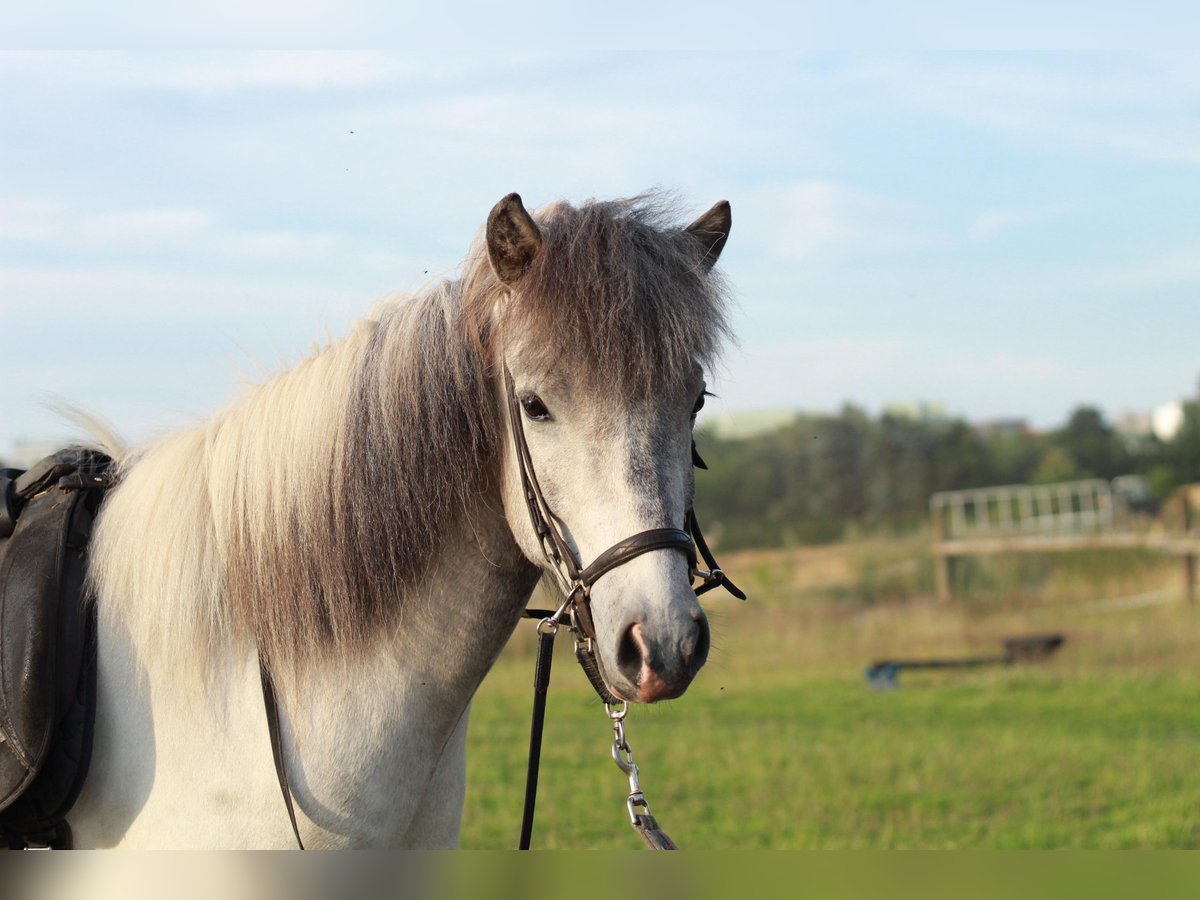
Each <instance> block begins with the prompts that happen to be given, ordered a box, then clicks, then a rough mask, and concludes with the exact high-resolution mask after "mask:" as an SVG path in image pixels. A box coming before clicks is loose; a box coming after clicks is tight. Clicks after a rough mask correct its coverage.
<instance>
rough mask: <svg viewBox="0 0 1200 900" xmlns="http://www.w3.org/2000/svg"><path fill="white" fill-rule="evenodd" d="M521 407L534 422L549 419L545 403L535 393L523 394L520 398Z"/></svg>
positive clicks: (548, 411)
mask: <svg viewBox="0 0 1200 900" xmlns="http://www.w3.org/2000/svg"><path fill="white" fill-rule="evenodd" d="M521 409H523V410H525V415H527V416H529V418H531V419H533V420H534V421H535V422H546V421H548V420H549V419H550V410H548V409H546V404H545V403H543V402H542V398H541V397H539V396H538V395H537V394H526V395H524V396H523V397H522V398H521Z"/></svg>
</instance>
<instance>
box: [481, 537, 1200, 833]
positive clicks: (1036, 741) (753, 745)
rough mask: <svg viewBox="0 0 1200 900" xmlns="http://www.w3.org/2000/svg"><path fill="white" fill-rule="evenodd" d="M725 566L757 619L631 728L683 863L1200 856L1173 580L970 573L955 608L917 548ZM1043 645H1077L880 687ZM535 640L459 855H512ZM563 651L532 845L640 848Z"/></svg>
mask: <svg viewBox="0 0 1200 900" xmlns="http://www.w3.org/2000/svg"><path fill="white" fill-rule="evenodd" d="M723 562H725V564H726V566H727V568H729V570H730V571H731V572H734V573H735V574H737V575H741V576H743V577H742V579H741V580H742V581H743V582H744V585H743V586H744V587H746V588H747V589H748V590H749V591H751V602H750V603H748V604H745V605H742V604H739V603H738V602H737V601H734V600H732V599H729V598H727V597H724V596H718V597H717V599H714V600H713V601H712V602H710V603H708V604H707V605H708V607H709V609H710V616H711V619H712V622H713V634H714V649H713V652H712V654H711V655H710V659H709V663H708V665H707V666H706V668H705V669H704V671H702V672H701V674H700V675H699V677H698V678H697V680H696V682H695V683H694V684H693V686H692V687H691V689H690V690H689V691H688V693H687V694H686V695H685V696H684V697H682V698H680V699H679V700H677V701H674V702H672V703H669V704H660V705H658V706H653V707H638V708H635V709H634V710H633V711H632V712H631V713H630V719H629V723H628V738H629V741H630V743H631V744H632V746H633V748H634V751H635V756H636V759H637V761H638V763H639V765H640V766H641V770H642V786H643V788H644V789H645V791H646V796H647V798H648V800H649V801H650V803H651V805H652V807H653V811H654V813H655V814H656V816H657V817H658V819H659V821H660V823H661V824H662V825H663V827H664V828H665V829H666V830H667V831H668V832H669V833H670V834H671V835H672V837H674V838H675V840H676V841H677V842H678V843H679V844H680V845H681V846H683V847H686V848H693V849H698V848H712V849H717V848H742V847H744V848H864V847H865V848H875V847H905V848H964V847H971V848H1035V847H1036V848H1052V847H1053V848H1058V847H1073V848H1117V847H1159V848H1164V847H1191V848H1200V678H1198V677H1197V666H1196V662H1197V657H1198V654H1197V648H1198V647H1200V608H1189V607H1187V606H1186V605H1185V604H1184V602H1183V601H1182V596H1181V576H1180V574H1179V572H1178V571H1177V568H1178V567H1179V564H1178V562H1177V561H1172V560H1168V559H1162V558H1159V557H1153V556H1149V555H1145V554H1137V553H1121V554H1107V555H1096V554H1078V555H1073V556H1064V557H1059V558H1057V559H1051V560H1046V559H1044V558H1039V559H1037V560H1033V559H1025V560H996V561H991V562H986V563H973V564H972V565H971V567H968V568H967V569H966V570H965V571H963V572H962V573H960V575H961V578H962V580H963V584H964V586H965V587H967V588H969V590H970V593H969V594H968V596H967V597H966V598H965V599H959V600H956V601H954V602H953V603H952V604H949V605H946V604H939V603H937V602H936V601H934V600H933V599H932V598H931V597H929V588H930V584H931V581H932V577H931V572H932V569H931V564H930V562H929V559H928V555H927V553H926V551H925V549H924V544H923V543H922V542H920V541H919V540H918V539H905V540H893V541H864V542H858V543H851V544H844V545H839V546H836V547H824V548H812V549H806V550H798V551H790V552H789V551H779V552H770V553H768V552H761V553H746V554H740V555H738V556H736V557H731V558H730V559H728V560H723ZM717 594H720V592H717ZM709 596H710V597H712V596H714V595H709ZM1044 631H1061V632H1063V633H1064V634H1066V636H1067V643H1066V645H1065V646H1064V647H1063V649H1062V650H1060V651H1059V654H1058V655H1057V656H1056V657H1055V658H1053V659H1051V660H1049V661H1047V662H1043V663H1037V664H1029V665H1021V666H1013V667H1008V668H989V669H977V670H967V671H955V672H938V673H924V672H906V673H904V674H903V675H902V677H901V679H900V685H901V687H900V688H899V689H898V690H894V691H872V690H870V689H869V688H868V686H867V683H866V680H865V678H864V677H863V671H864V669H865V667H866V666H867V664H868V663H870V662H871V661H872V660H874V659H877V658H883V657H889V656H904V657H920V656H924V655H929V656H963V655H971V654H978V653H994V652H997V651H998V650H999V648H1000V642H1001V640H1002V639H1003V637H1005V636H1007V635H1015V634H1023V633H1032V632H1044ZM531 632H532V626H531V625H528V626H524V627H523V628H522V631H521V633H519V634H518V635H517V637H516V638H514V640H513V642H512V643H511V645H510V647H509V648H508V650H506V652H505V654H504V656H503V657H502V658H501V660H500V661H499V663H498V664H497V666H496V669H495V670H494V671H493V673H492V674H491V675H490V676H489V677H488V679H487V680H486V681H485V682H484V685H483V687H482V688H481V690H480V692H479V695H478V697H477V698H476V701H475V705H474V709H473V713H472V721H471V731H470V736H469V751H468V753H469V756H468V759H469V764H468V765H469V771H468V779H469V781H468V796H467V802H466V809H465V811H464V818H463V832H462V846H464V847H468V848H505V847H512V846H515V844H516V838H517V831H518V826H519V817H520V810H521V800H522V791H523V786H524V773H525V754H526V749H527V748H526V744H527V740H528V729H529V706H530V694H531V691H530V685H531V679H532V656H533V640H532V634H531ZM559 645H560V646H559V648H558V650H559V653H558V655H557V656H556V663H555V673H554V674H555V682H554V686H553V689H552V692H551V700H550V708H549V713H548V721H547V726H546V737H545V750H544V753H543V764H542V776H541V790H540V795H539V804H538V819H537V827H536V829H535V835H534V845H535V846H537V847H543V848H573V849H582V848H612V849H619V848H631V849H632V848H636V847H638V846H640V842H639V841H638V839H637V837H636V836H635V835H634V833H633V831H632V829H630V828H629V827H628V825H627V824H626V823H627V819H626V818H625V811H624V798H625V791H626V782H625V779H624V777H623V776H622V774H621V773H620V771H619V770H618V769H617V768H616V766H615V765H614V764H613V763H612V760H611V758H610V757H609V744H610V741H611V732H610V731H609V728H608V724H607V722H606V721H605V718H604V715H603V713H602V711H601V710H600V708H599V706H598V703H597V701H596V699H595V697H594V696H593V695H592V694H591V693H590V688H588V686H587V684H586V682H585V681H584V678H583V676H582V674H581V673H580V672H579V671H578V668H577V667H576V666H575V663H574V659H573V657H572V656H571V653H570V638H569V636H566V637H560V639H559Z"/></svg>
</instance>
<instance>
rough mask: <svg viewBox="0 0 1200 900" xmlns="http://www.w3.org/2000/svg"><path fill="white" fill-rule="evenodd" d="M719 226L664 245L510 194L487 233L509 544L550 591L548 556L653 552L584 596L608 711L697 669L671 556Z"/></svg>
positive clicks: (584, 213)
mask: <svg viewBox="0 0 1200 900" xmlns="http://www.w3.org/2000/svg"><path fill="white" fill-rule="evenodd" d="M729 226H730V210H729V204H728V203H725V202H721V203H718V204H717V205H715V206H714V207H713V208H712V209H711V210H709V211H708V212H707V213H705V214H704V215H703V216H701V217H700V218H699V219H698V220H696V221H695V222H694V223H693V224H691V225H690V226H688V227H686V228H678V227H675V228H671V227H666V226H664V225H662V223H661V221H660V220H659V219H654V218H652V217H650V216H648V215H646V214H645V212H644V209H642V208H639V206H638V201H632V202H631V203H626V204H617V203H614V204H589V205H587V206H586V207H584V208H583V209H574V208H572V207H568V206H565V205H558V206H553V207H550V208H549V209H547V210H544V211H543V212H542V213H541V214H539V215H538V216H537V218H536V219H535V217H533V216H531V215H530V213H529V212H528V211H526V209H525V208H524V206H523V205H522V203H521V199H520V197H518V196H517V195H516V194H510V195H509V196H508V197H505V198H504V199H503V200H501V201H500V202H499V203H498V204H497V205H496V207H495V208H494V209H493V210H492V213H491V215H490V216H489V218H488V222H487V226H486V248H487V257H488V261H489V263H490V274H491V275H492V276H493V277H494V283H495V290H493V291H492V294H491V296H492V298H493V300H492V303H491V304H490V305H489V307H488V309H487V321H486V322H485V323H483V325H482V327H481V333H483V334H484V335H485V339H486V340H487V343H488V348H489V354H490V361H491V364H492V366H493V369H494V370H495V371H497V372H498V373H500V376H499V377H498V378H497V383H498V385H499V390H500V391H501V392H502V394H503V402H502V403H501V408H502V409H503V410H504V415H506V416H507V417H508V418H509V420H510V421H509V423H508V424H509V427H508V428H504V429H501V432H502V433H503V434H505V435H507V438H506V441H507V445H506V446H505V448H504V450H503V454H502V455H503V462H502V479H501V483H502V492H503V498H504V506H505V514H506V516H507V519H508V522H509V524H510V527H511V528H512V531H513V535H514V537H515V539H516V541H517V544H518V545H519V546H520V548H521V550H522V552H523V553H524V554H525V555H526V556H527V557H528V558H529V559H530V560H532V561H534V562H535V563H537V564H539V565H542V566H543V567H544V568H546V569H547V570H548V571H551V572H553V570H554V569H556V568H557V569H559V570H560V571H559V574H560V575H561V566H559V565H556V564H555V562H554V559H553V557H554V556H555V546H556V545H557V546H558V548H559V549H561V550H562V556H564V557H566V558H567V562H566V563H565V565H566V566H567V568H568V569H574V573H575V574H578V571H579V570H580V569H586V568H587V567H588V566H589V564H590V563H593V562H594V561H595V560H597V558H598V557H602V555H604V554H605V553H606V551H609V552H611V551H613V550H617V549H618V545H622V542H624V541H627V539H629V538H630V537H631V536H637V535H641V534H642V533H645V532H653V533H654V534H655V535H659V536H661V535H667V540H666V543H667V544H668V546H662V547H659V548H657V549H652V550H650V551H649V552H647V551H646V550H645V549H644V548H643V549H641V550H639V551H638V552H636V553H626V554H625V555H624V556H623V557H622V559H621V563H620V564H619V565H616V566H615V567H613V568H611V569H608V570H606V571H604V573H603V574H602V575H600V576H599V577H598V578H596V579H595V581H594V583H592V584H589V585H587V586H586V595H587V596H586V601H587V610H588V615H589V617H590V619H591V620H592V623H594V644H595V646H594V650H595V656H596V658H597V661H598V666H599V670H600V674H601V677H602V678H603V680H604V682H605V684H606V686H607V687H608V689H609V692H610V693H612V694H613V695H614V696H615V697H617V698H618V699H620V700H629V701H637V702H647V703H648V702H654V701H656V700H663V699H669V698H673V697H677V696H679V695H680V694H682V693H683V692H684V691H685V690H686V689H687V687H688V685H689V684H690V683H691V681H692V679H693V678H694V677H695V675H696V673H697V672H698V671H699V670H700V668H701V666H703V665H704V662H705V659H706V658H707V655H708V650H709V626H708V621H707V617H706V616H705V613H704V610H703V609H702V608H701V606H700V604H699V602H698V601H697V597H696V594H695V592H694V591H693V589H692V571H691V570H692V565H693V564H694V562H695V557H694V554H689V552H688V551H687V550H685V549H684V548H685V547H687V545H688V544H689V543H690V539H689V538H688V536H687V534H686V529H687V523H686V516H687V514H688V511H689V510H690V509H691V506H692V498H693V494H694V487H695V483H694V478H693V466H692V460H693V455H692V427H693V425H694V424H695V420H696V414H697V413H698V412H699V410H700V408H701V407H702V406H703V404H704V397H705V393H706V390H705V388H706V386H705V381H704V368H705V365H706V364H708V363H710V362H711V360H712V358H713V356H714V355H715V353H716V351H717V349H718V343H719V340H720V338H721V337H722V336H723V335H724V333H725V328H726V326H725V318H724V295H723V291H722V287H721V282H720V278H719V276H718V275H717V274H716V273H714V272H713V271H712V267H713V264H714V263H715V262H716V260H717V257H718V255H719V254H720V252H721V249H722V247H723V246H724V243H725V239H726V237H727V235H728V233H729ZM514 420H518V421H514ZM522 454H525V456H524V459H525V463H524V464H522V463H521V460H522ZM524 469H528V472H526V471H523V470H524ZM530 472H531V473H533V474H532V485H531V484H530V477H531V476H530V475H529V473H530ZM534 494H536V496H533V495H534ZM531 508H534V509H535V510H536V509H538V508H540V509H541V512H542V517H541V520H540V521H541V524H540V525H539V513H538V512H536V511H535V512H534V514H533V515H532V516H531V514H530V510H531ZM668 529H673V530H675V531H674V535H680V534H682V537H674V536H672V533H671V532H669V531H667V530H668ZM547 530H548V531H550V532H551V534H549V535H548V534H546V533H545V532H546V531H547ZM539 531H541V532H542V533H539ZM564 545H565V546H564ZM689 556H690V559H689ZM571 577H572V573H571V572H568V573H567V576H566V578H565V579H563V580H564V581H566V582H568V583H564V584H563V585H562V586H563V587H564V589H565V590H568V591H570V590H571V584H570V583H569V582H570V579H571ZM585 580H586V579H585ZM576 587H578V582H576ZM588 630H593V629H588Z"/></svg>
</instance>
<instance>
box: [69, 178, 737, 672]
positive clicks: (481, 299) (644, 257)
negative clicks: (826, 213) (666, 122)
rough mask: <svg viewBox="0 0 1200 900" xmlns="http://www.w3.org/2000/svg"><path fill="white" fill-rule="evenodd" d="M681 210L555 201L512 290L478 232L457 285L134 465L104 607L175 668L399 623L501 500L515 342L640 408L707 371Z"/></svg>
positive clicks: (335, 646) (112, 543) (102, 530)
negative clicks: (458, 544)
mask: <svg viewBox="0 0 1200 900" xmlns="http://www.w3.org/2000/svg"><path fill="white" fill-rule="evenodd" d="M673 212H674V210H673V209H672V208H671V207H670V206H669V205H668V204H666V203H664V202H662V201H661V200H659V199H657V198H654V197H639V198H634V199H632V200H625V201H611V202H589V203H586V204H583V205H582V206H580V207H578V208H575V207H572V206H568V205H566V204H555V205H552V206H550V207H548V208H546V209H545V210H543V211H542V212H541V213H540V214H539V215H538V216H537V220H538V226H539V228H540V230H541V233H542V239H543V249H542V251H541V252H540V253H539V254H538V256H537V257H536V258H535V259H534V260H533V262H532V263H531V265H530V266H529V268H528V270H527V271H526V272H525V274H524V275H523V276H522V278H521V279H520V281H519V282H518V283H517V284H516V285H515V286H513V287H512V288H510V287H509V286H506V285H504V284H503V283H501V281H500V280H499V279H498V278H497V276H496V275H495V273H494V272H493V271H492V268H491V265H490V264H489V262H488V257H487V252H486V247H485V243H484V238H483V237H480V238H479V239H478V240H477V241H476V242H475V245H474V246H473V248H472V250H471V252H470V254H469V255H468V258H467V262H466V264H465V266H464V272H463V274H462V277H460V278H458V279H455V280H450V281H443V282H440V283H438V284H435V285H433V286H431V287H430V288H428V289H426V290H425V291H423V292H421V293H418V294H417V295H415V296H411V297H406V298H401V299H399V300H396V301H393V302H390V303H388V304H385V305H383V306H382V307H381V308H380V309H378V310H376V312H375V313H374V314H373V315H372V316H371V317H370V318H368V319H365V320H362V321H360V322H359V323H357V324H356V325H355V326H354V328H353V329H352V330H351V333H350V334H349V335H347V336H346V337H345V338H343V339H341V340H340V341H337V342H336V343H333V344H331V345H329V346H326V347H324V348H322V349H319V350H318V351H316V352H315V353H314V354H313V355H312V356H310V357H309V358H307V359H305V360H304V361H303V362H301V363H300V364H299V365H298V366H296V367H295V368H293V369H291V370H289V371H287V372H284V373H282V374H280V375H278V376H276V377H275V378H273V379H272V380H270V381H268V382H266V383H264V384H262V385H260V386H258V387H256V388H254V389H252V390H251V391H249V392H248V393H247V394H246V395H245V396H243V397H242V398H241V400H240V401H238V402H237V403H235V404H234V405H233V406H231V407H229V408H228V409H226V410H224V411H223V412H221V413H218V414H217V415H216V416H214V417H213V418H212V419H210V420H209V421H207V422H205V423H203V424H202V425H200V426H198V427H196V428H192V429H188V430H184V431H181V432H178V433H175V434H173V435H169V436H167V437H165V438H163V439H161V440H159V441H157V442H154V443H152V444H150V445H148V446H147V447H145V448H143V449H142V450H139V451H136V452H134V453H132V454H130V455H128V456H126V457H125V458H124V459H122V460H121V481H120V484H119V487H118V488H117V489H116V490H115V491H114V492H112V494H111V495H110V497H109V499H108V500H107V501H106V504H105V507H104V510H103V512H102V517H101V521H100V524H99V528H98V532H97V536H96V544H95V553H94V556H93V559H94V560H95V562H94V563H93V568H92V573H91V577H92V581H93V583H94V587H95V590H96V594H97V596H98V597H99V598H100V600H101V602H102V609H103V610H105V612H106V614H116V615H120V617H121V619H122V621H123V624H124V626H125V627H126V628H129V629H130V630H131V631H134V632H136V633H137V634H136V639H137V641H138V644H139V646H141V647H142V648H143V649H144V651H145V652H150V653H162V654H165V655H169V656H170V657H172V658H174V659H175V660H177V661H181V660H183V659H187V658H190V659H193V660H195V661H197V662H200V661H203V660H205V659H207V658H209V657H210V656H211V655H212V653H214V652H217V651H220V650H221V649H222V648H230V647H237V646H240V644H239V643H238V642H239V641H252V642H253V643H254V644H256V645H257V646H258V647H259V648H260V649H261V650H262V652H263V653H264V654H265V655H266V656H267V657H268V658H269V659H271V660H273V661H277V662H281V663H286V662H287V661H289V660H296V659H301V658H305V657H312V656H313V655H314V654H319V655H325V654H326V653H328V652H330V651H332V652H335V653H348V652H352V651H353V650H354V649H355V648H356V647H360V646H362V645H363V643H364V642H367V641H369V640H370V639H371V637H372V636H373V635H377V634H378V633H379V630H380V629H381V628H390V627H393V626H394V625H395V623H396V621H397V618H396V617H397V616H399V615H400V614H401V611H402V609H403V598H404V595H405V593H406V592H407V591H409V590H411V589H412V588H413V587H414V585H415V584H416V583H417V582H418V581H419V580H420V579H421V577H422V576H423V574H424V573H425V572H426V570H427V568H428V566H429V563H430V561H431V559H432V558H433V557H434V555H435V554H436V552H437V550H438V547H439V546H440V542H441V540H442V537H443V535H445V533H446V531H447V528H448V527H449V526H451V525H452V524H454V523H457V522H458V521H460V520H461V518H462V517H463V516H464V515H469V514H470V510H472V509H473V508H477V506H478V504H479V502H480V500H481V498H494V497H495V496H496V495H495V492H496V490H497V483H498V480H499V479H498V473H499V457H498V453H499V449H500V447H501V446H502V442H501V440H500V439H499V435H500V428H499V426H500V424H501V423H502V421H503V419H502V412H501V409H500V405H499V398H500V394H499V390H498V388H497V382H496V363H497V360H498V359H499V358H500V353H501V350H502V348H503V346H504V342H505V341H507V340H512V339H514V338H515V337H516V336H524V337H526V338H533V339H534V340H533V341H531V345H532V346H536V347H538V348H542V350H541V354H540V358H539V359H538V360H537V362H539V363H540V364H541V365H542V366H543V367H544V368H545V369H546V370H547V371H550V370H552V369H554V368H555V367H556V366H573V367H575V369H576V371H578V372H579V373H580V374H581V375H583V376H584V377H587V378H589V379H595V380H597V381H600V380H603V383H604V384H606V385H607V386H608V390H610V391H612V392H614V393H615V394H617V395H621V396H627V397H630V398H633V397H638V396H648V395H651V394H653V392H654V390H655V387H656V386H661V385H664V384H670V383H676V382H677V381H678V380H679V379H681V378H684V377H686V376H687V374H688V373H689V372H690V371H691V370H692V368H693V367H694V366H695V364H696V363H697V362H699V363H700V364H701V365H709V364H711V361H712V359H713V357H714V356H715V354H716V352H717V351H718V349H719V344H720V342H721V340H722V338H723V337H724V336H725V335H726V333H727V330H726V317H725V307H726V302H725V293H724V290H723V285H722V282H721V281H720V279H719V276H717V275H716V274H715V273H712V272H710V271H709V270H708V267H707V266H705V265H704V264H703V260H704V255H705V250H706V248H705V247H704V246H703V244H702V243H701V242H700V241H698V240H697V238H696V236H695V235H694V234H691V233H688V232H687V231H685V230H683V229H682V228H680V227H679V226H678V224H668V221H669V220H670V219H671V218H672V215H673ZM493 505H494V500H493Z"/></svg>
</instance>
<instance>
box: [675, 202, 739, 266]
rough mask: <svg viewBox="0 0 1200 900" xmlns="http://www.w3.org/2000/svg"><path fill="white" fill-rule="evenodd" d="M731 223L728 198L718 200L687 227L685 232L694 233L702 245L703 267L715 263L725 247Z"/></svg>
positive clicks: (731, 215)
mask: <svg viewBox="0 0 1200 900" xmlns="http://www.w3.org/2000/svg"><path fill="white" fill-rule="evenodd" d="M732 224H733V213H732V212H731V211H730V209H729V201H728V200H719V201H717V203H715V204H713V208H712V209H710V210H709V211H708V212H706V213H705V214H704V215H702V216H701V217H700V218H698V219H697V220H696V221H695V222H693V223H692V224H691V225H689V226H688V227H687V229H686V230H687V233H688V234H690V235H694V236H695V238H696V240H698V241H700V243H701V244H702V245H703V246H704V267H705V268H706V269H711V268H712V267H713V266H714V265H716V263H717V257H718V256H720V255H721V251H722V250H724V249H725V241H726V240H727V239H728V237H729V228H730V226H731V225H732Z"/></svg>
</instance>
